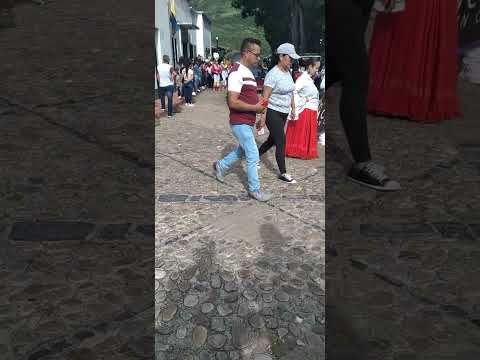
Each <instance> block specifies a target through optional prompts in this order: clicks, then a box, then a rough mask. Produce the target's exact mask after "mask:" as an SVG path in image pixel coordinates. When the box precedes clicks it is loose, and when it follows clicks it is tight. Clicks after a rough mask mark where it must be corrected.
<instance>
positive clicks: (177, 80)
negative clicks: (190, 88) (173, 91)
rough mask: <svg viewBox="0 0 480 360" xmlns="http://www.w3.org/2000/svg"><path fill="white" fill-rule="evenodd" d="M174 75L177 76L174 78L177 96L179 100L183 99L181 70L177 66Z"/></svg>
mask: <svg viewBox="0 0 480 360" xmlns="http://www.w3.org/2000/svg"><path fill="white" fill-rule="evenodd" d="M175 73H176V75H177V76H175V87H176V88H177V96H178V98H179V99H182V98H183V97H182V93H183V90H182V84H183V75H182V71H181V68H180V67H178V66H177V68H176V69H175Z"/></svg>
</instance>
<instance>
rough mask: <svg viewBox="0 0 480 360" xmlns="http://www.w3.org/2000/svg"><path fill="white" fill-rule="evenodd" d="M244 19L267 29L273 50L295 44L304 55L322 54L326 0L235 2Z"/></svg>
mask: <svg viewBox="0 0 480 360" xmlns="http://www.w3.org/2000/svg"><path fill="white" fill-rule="evenodd" d="M232 5H233V6H234V7H236V8H238V9H241V13H242V16H243V17H249V16H253V17H254V18H255V23H256V24H257V25H259V26H263V27H264V29H265V35H266V39H267V41H268V42H269V44H270V46H271V47H272V49H274V48H276V47H277V46H278V45H280V44H281V43H283V42H291V43H293V44H295V45H296V47H297V48H298V51H300V52H322V51H323V46H322V45H321V39H323V38H324V32H325V21H324V19H325V0H232Z"/></svg>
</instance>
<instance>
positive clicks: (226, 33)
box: [194, 0, 271, 55]
mask: <svg viewBox="0 0 480 360" xmlns="http://www.w3.org/2000/svg"><path fill="white" fill-rule="evenodd" d="M194 3H195V9H196V10H201V11H205V13H206V14H207V16H208V17H209V18H210V19H211V20H212V45H213V46H216V40H215V37H216V36H218V45H219V46H220V47H223V48H229V49H231V50H238V49H239V48H240V44H241V42H242V40H243V39H244V38H246V37H253V38H257V39H259V40H260V41H261V42H262V45H263V51H262V52H263V54H264V55H268V54H270V52H271V50H270V46H269V45H268V43H267V40H265V32H264V31H263V28H262V27H258V26H256V25H255V20H254V19H253V18H252V17H249V18H245V19H244V18H242V15H241V13H240V10H239V9H235V8H234V7H232V4H231V0H196V1H195V2H194Z"/></svg>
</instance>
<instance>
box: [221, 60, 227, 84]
mask: <svg viewBox="0 0 480 360" xmlns="http://www.w3.org/2000/svg"><path fill="white" fill-rule="evenodd" d="M227 80H228V67H227V64H226V63H223V64H222V86H221V90H222V91H223V90H224V89H226V88H227Z"/></svg>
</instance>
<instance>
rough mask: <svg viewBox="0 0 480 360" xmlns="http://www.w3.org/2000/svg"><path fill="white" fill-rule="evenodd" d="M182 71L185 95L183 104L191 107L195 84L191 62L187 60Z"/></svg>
mask: <svg viewBox="0 0 480 360" xmlns="http://www.w3.org/2000/svg"><path fill="white" fill-rule="evenodd" d="M184 71H185V79H184V82H183V93H184V96H185V106H188V107H193V106H194V105H193V87H194V86H195V85H194V82H195V74H194V72H193V64H192V63H190V62H189V61H187V63H186V64H185V69H184Z"/></svg>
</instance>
